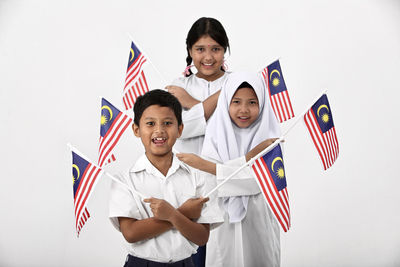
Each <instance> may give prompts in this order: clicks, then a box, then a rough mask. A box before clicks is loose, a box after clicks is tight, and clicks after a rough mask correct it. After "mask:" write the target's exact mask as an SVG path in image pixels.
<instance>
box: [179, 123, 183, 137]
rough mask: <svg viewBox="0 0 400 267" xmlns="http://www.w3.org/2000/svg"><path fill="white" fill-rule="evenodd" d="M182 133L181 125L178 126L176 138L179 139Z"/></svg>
mask: <svg viewBox="0 0 400 267" xmlns="http://www.w3.org/2000/svg"><path fill="white" fill-rule="evenodd" d="M182 131H183V123H182V124H181V125H179V126H178V138H179V137H181V135H182Z"/></svg>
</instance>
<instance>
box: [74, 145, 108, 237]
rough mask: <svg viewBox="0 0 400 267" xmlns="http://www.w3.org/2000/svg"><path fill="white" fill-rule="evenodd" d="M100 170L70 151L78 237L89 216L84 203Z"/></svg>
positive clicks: (100, 172)
mask: <svg viewBox="0 0 400 267" xmlns="http://www.w3.org/2000/svg"><path fill="white" fill-rule="evenodd" d="M102 172H103V171H102V170H101V169H100V168H99V167H97V166H96V165H93V164H92V163H90V162H88V161H86V160H85V159H83V158H82V157H80V156H79V155H78V154H76V153H75V152H74V151H72V182H73V189H74V207H75V226H76V232H77V234H78V237H79V233H80V231H81V230H82V227H83V226H84V225H85V222H86V221H87V219H88V218H89V217H90V214H89V211H88V210H87V208H86V205H87V202H88V200H89V198H90V195H91V194H92V192H93V189H94V187H95V185H96V182H97V178H98V177H100V176H101V174H102Z"/></svg>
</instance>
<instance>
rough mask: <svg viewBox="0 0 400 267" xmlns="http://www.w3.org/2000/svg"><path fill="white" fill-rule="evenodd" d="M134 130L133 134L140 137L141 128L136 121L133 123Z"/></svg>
mask: <svg viewBox="0 0 400 267" xmlns="http://www.w3.org/2000/svg"><path fill="white" fill-rule="evenodd" d="M132 130H133V134H134V135H135V136H136V137H140V129H139V126H137V125H136V124H135V123H133V124H132Z"/></svg>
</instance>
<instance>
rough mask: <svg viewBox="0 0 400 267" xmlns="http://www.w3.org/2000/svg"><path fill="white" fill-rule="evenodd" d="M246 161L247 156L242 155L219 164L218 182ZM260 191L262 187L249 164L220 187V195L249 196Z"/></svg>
mask: <svg viewBox="0 0 400 267" xmlns="http://www.w3.org/2000/svg"><path fill="white" fill-rule="evenodd" d="M245 163H246V158H245V156H242V157H239V158H237V159H233V160H230V161H227V162H225V163H224V164H217V183H218V184H219V183H221V182H222V181H223V180H225V179H226V178H228V177H229V175H231V174H232V173H233V172H235V171H236V170H237V169H238V168H239V167H241V166H243V165H244V164H245ZM258 193H260V188H259V187H258V184H257V182H256V180H255V179H254V176H253V174H252V171H251V169H250V167H249V166H246V167H245V168H244V169H242V170H241V171H240V172H239V173H237V174H236V175H235V176H234V177H232V179H230V180H229V181H228V182H226V183H225V184H224V185H222V186H221V187H220V188H219V189H218V197H232V196H248V195H256V194H258Z"/></svg>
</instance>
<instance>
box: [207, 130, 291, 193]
mask: <svg viewBox="0 0 400 267" xmlns="http://www.w3.org/2000/svg"><path fill="white" fill-rule="evenodd" d="M283 140H284V138H283V136H281V137H279V138H278V139H276V140H275V142H273V143H272V144H271V145H269V146H268V147H267V148H265V149H264V150H263V151H261V152H260V153H258V154H257V155H256V156H254V157H252V158H251V159H250V160H249V161H248V162H246V163H245V164H243V165H242V166H240V167H239V168H238V169H237V170H236V171H234V172H233V173H231V174H230V175H229V176H228V177H227V178H225V179H224V180H223V181H222V182H221V183H220V184H218V185H217V186H216V187H214V189H212V190H211V191H210V192H208V193H207V194H206V195H205V196H204V198H206V197H209V196H210V195H211V194H212V193H214V192H215V191H216V190H218V188H220V187H221V186H222V185H224V184H225V183H226V182H228V181H229V180H230V179H231V178H232V177H233V176H235V175H236V174H237V173H238V172H240V171H241V170H242V169H244V168H245V167H247V166H249V165H251V164H253V162H254V161H255V160H257V159H258V158H259V157H261V156H262V155H264V154H266V153H268V152H269V151H271V150H272V149H273V148H275V147H276V146H277V145H278V144H279V143H280V142H282V141H283Z"/></svg>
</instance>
